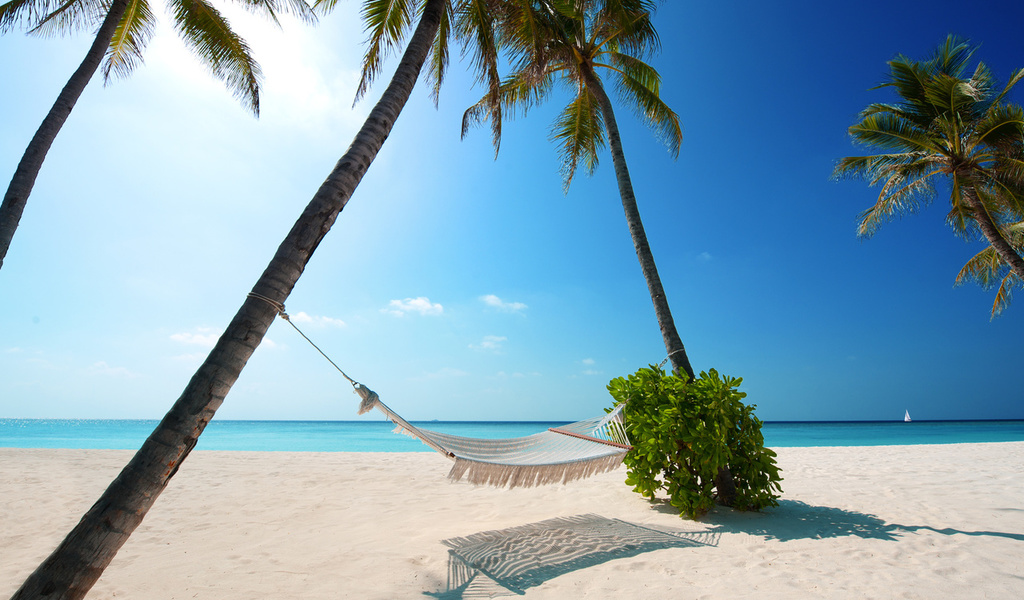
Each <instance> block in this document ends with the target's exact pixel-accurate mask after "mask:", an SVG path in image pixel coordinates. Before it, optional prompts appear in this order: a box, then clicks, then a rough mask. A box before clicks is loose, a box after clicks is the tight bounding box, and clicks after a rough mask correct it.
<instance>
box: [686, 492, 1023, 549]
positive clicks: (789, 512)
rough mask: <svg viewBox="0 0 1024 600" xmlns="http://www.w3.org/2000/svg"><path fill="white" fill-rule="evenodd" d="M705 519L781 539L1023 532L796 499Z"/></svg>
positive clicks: (1015, 536) (1017, 536) (722, 527)
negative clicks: (931, 522) (923, 521)
mask: <svg viewBox="0 0 1024 600" xmlns="http://www.w3.org/2000/svg"><path fill="white" fill-rule="evenodd" d="M704 521H705V522H707V523H709V524H714V525H717V526H718V527H719V529H718V530H717V531H719V532H721V533H739V532H742V533H747V534H750V535H757V536H763V537H764V538H765V539H766V540H777V541H780V542H789V541H793V540H807V539H812V540H813V539H826V538H837V537H847V536H856V537H859V538H865V539H876V540H886V541H895V540H897V539H899V538H900V537H901V536H902V535H904V534H907V533H913V532H918V531H932V532H935V533H938V534H942V535H969V536H993V537H1003V538H1009V539H1012V540H1018V541H1022V542H1024V534H1022V533H1010V532H1001V531H964V530H961V529H953V528H951V527H946V528H942V529H939V528H936V527H931V526H928V525H901V524H899V523H888V522H886V521H884V520H882V519H880V518H878V517H876V516H875V515H871V514H867V513H862V512H857V511H852V510H844V509H842V508H834V507H831V506H811V505H810V504H807V503H804V502H800V501H799V500H780V501H779V506H778V507H777V508H770V509H766V510H765V511H764V512H761V513H753V512H740V511H734V510H728V509H723V510H717V511H714V512H713V513H711V514H710V515H708V517H707V518H705V519H704Z"/></svg>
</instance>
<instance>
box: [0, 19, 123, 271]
mask: <svg viewBox="0 0 1024 600" xmlns="http://www.w3.org/2000/svg"><path fill="white" fill-rule="evenodd" d="M128 2H129V0H114V1H113V3H111V5H110V10H109V11H108V12H107V16H106V17H105V18H104V19H103V23H102V24H100V28H99V31H97V32H96V39H95V40H93V42H92V46H90V47H89V51H88V52H87V53H86V54H85V60H83V61H82V64H81V65H79V66H78V69H76V70H75V72H74V73H73V74H72V75H71V79H68V82H67V83H66V84H65V85H64V89H62V90H61V91H60V94H58V95H57V101H56V102H54V103H53V107H52V108H50V112H49V113H47V114H46V117H45V118H44V119H43V122H42V123H41V124H40V125H39V129H37V130H36V133H35V135H34V136H32V140H31V141H29V143H28V147H27V148H26V149H25V154H24V155H22V157H21V162H19V163H18V167H17V169H15V170H14V177H12V178H11V183H10V185H9V186H8V187H7V193H5V194H4V201H3V204H0V268H2V267H3V265H4V257H6V256H7V250H8V249H9V248H10V247H11V240H12V239H13V238H14V232H15V230H17V229H18V223H19V222H20V221H21V215H22V213H23V212H25V203H26V202H28V196H29V194H31V193H32V187H33V186H34V185H35V183H36V177H38V176H39V171H40V169H42V168H43V160H45V159H46V153H47V152H49V151H50V146H51V145H52V144H53V140H54V139H55V138H56V137H57V134H58V133H60V130H61V127H63V126H64V122H65V121H67V120H68V116H70V115H71V109H73V108H74V107H75V103H76V102H78V99H79V98H80V97H81V96H82V92H83V91H85V86H86V85H88V83H89V80H91V79H92V76H93V75H94V74H95V73H96V69H98V68H99V67H100V63H102V62H103V56H104V55H105V54H106V52H107V47H108V46H110V40H112V39H113V38H114V33H115V32H116V31H117V25H118V23H120V22H121V17H123V16H124V13H125V11H126V10H128Z"/></svg>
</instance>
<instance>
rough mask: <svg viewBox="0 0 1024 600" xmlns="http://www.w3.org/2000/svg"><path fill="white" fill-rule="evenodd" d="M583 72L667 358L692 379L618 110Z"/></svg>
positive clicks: (590, 75) (676, 370)
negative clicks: (600, 118) (637, 190)
mask: <svg viewBox="0 0 1024 600" xmlns="http://www.w3.org/2000/svg"><path fill="white" fill-rule="evenodd" d="M583 73H584V79H585V81H586V85H587V88H588V89H590V90H591V91H592V92H593V94H594V95H595V96H596V97H597V101H598V104H599V105H600V106H601V113H602V115H603V116H604V126H605V128H606V129H607V130H608V147H609V148H610V149H611V152H612V163H613V164H614V165H615V179H616V180H617V181H618V184H619V196H620V197H621V198H622V208H623V210H624V211H625V212H626V223H627V224H628V225H629V235H630V236H631V237H632V238H633V247H634V248H635V249H636V256H637V258H638V259H639V260H640V270H641V271H643V274H644V279H645V280H646V281H647V289H648V291H649V292H650V294H651V301H652V302H653V303H654V314H655V316H656V317H657V318H658V326H659V327H660V328H661V337H662V339H664V341H665V350H666V351H667V352H668V358H669V360H670V361H671V362H672V371H673V372H674V373H675V374H676V375H681V374H682V373H686V375H687V376H688V377H689V378H690V380H693V379H694V374H693V367H692V366H690V359H689V357H687V355H686V348H685V347H684V346H683V342H682V340H681V339H679V332H677V331H676V325H675V321H673V320H672V311H671V310H669V306H668V298H667V297H666V296H665V288H664V287H662V285H661V277H659V276H658V267H657V266H656V265H655V264H654V254H653V253H652V252H651V246H650V244H649V243H648V242H647V233H646V232H645V231H644V224H643V221H641V220H640V209H639V208H637V204H636V196H635V195H634V194H633V182H632V181H631V180H630V178H629V169H628V168H627V167H626V155H625V153H624V152H623V151H622V139H621V138H620V137H619V126H618V124H617V123H616V122H615V113H614V112H613V111H612V103H611V100H610V99H609V98H608V94H606V93H605V91H604V87H603V86H602V85H601V82H600V81H599V80H598V79H597V77H596V76H595V75H594V73H593V71H591V70H590V69H589V68H588V67H584V69H583Z"/></svg>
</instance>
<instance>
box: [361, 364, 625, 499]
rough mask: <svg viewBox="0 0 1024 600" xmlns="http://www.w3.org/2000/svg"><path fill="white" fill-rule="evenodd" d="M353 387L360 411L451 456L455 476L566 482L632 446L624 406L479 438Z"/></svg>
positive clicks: (519, 483) (599, 469)
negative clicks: (422, 423)
mask: <svg viewBox="0 0 1024 600" xmlns="http://www.w3.org/2000/svg"><path fill="white" fill-rule="evenodd" d="M355 392H356V394H358V395H359V396H360V397H361V398H362V402H361V404H360V407H359V414H363V413H365V412H368V411H370V410H373V409H375V408H376V409H377V410H379V411H381V412H382V413H384V415H385V417H387V419H388V420H389V421H391V422H392V423H394V424H395V430H394V431H395V433H403V434H405V435H408V436H411V437H414V438H416V439H418V440H420V441H421V442H423V443H424V444H426V445H427V446H430V447H431V448H433V449H434V450H436V451H437V452H439V453H441V454H443V455H445V456H447V457H448V458H449V459H451V460H453V461H454V462H455V464H454V465H452V469H451V472H449V473H448V479H450V480H451V481H462V480H463V479H465V480H466V481H468V482H469V483H472V484H474V485H492V486H497V487H506V486H507V487H509V488H514V487H535V486H538V485H548V484H552V483H563V484H565V483H568V482H570V481H576V480H578V479H584V478H586V477H590V476H592V475H597V474H598V473H605V472H608V471H613V470H615V469H617V468H618V467H619V466H620V465H621V464H622V460H623V459H624V458H625V456H626V453H627V452H629V450H630V448H631V447H630V446H629V445H628V444H629V438H628V436H627V435H626V431H625V428H624V427H623V423H622V414H621V411H622V406H621V405H620V406H619V407H618V408H616V409H615V410H613V411H612V412H610V413H609V414H607V415H604V416H601V417H595V418H592V419H586V420H584V421H579V422H577V423H570V424H568V425H563V426H562V427H558V428H554V427H553V428H551V429H549V430H548V431H545V432H541V433H536V434H533V435H531V436H526V437H522V438H512V439H477V438H466V437H460V436H455V435H450V434H445V433H441V432H438V431H431V430H429V429H422V428H420V427H416V426H415V425H412V424H411V423H409V422H408V421H406V420H405V419H403V418H402V417H401V415H399V414H398V413H396V412H395V411H393V410H391V409H390V408H389V407H388V406H387V405H386V404H384V403H383V402H381V400H380V397H378V396H377V394H376V393H375V392H374V391H373V390H371V389H369V388H367V387H366V386H364V385H362V384H356V385H355Z"/></svg>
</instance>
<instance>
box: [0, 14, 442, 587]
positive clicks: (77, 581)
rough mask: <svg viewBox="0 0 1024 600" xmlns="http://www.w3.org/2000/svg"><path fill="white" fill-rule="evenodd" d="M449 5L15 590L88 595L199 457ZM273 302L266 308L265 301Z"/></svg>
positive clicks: (423, 27)
mask: <svg viewBox="0 0 1024 600" xmlns="http://www.w3.org/2000/svg"><path fill="white" fill-rule="evenodd" d="M444 2H445V0H427V2H426V5H425V7H424V10H423V15H422V17H421V18H420V22H419V24H418V25H417V27H416V31H415V33H414V34H413V37H412V39H411V40H410V42H409V46H408V47H407V48H406V51H405V53H404V55H403V56H402V60H401V62H400V63H399V66H398V69H397V71H396V72H395V75H394V77H393V78H392V79H391V82H390V83H389V84H388V87H387V90H385V92H384V94H383V96H382V97H381V99H380V100H379V101H378V102H377V104H376V105H375V106H374V108H373V110H372V111H371V112H370V115H369V116H368V117H367V119H366V121H365V122H364V123H363V126H362V128H361V129H360V130H359V132H358V133H357V134H356V137H355V139H354V140H353V142H352V145H351V146H349V148H348V150H347V151H346V152H345V155H344V156H342V158H341V160H339V161H338V163H337V164H336V165H335V167H334V170H333V171H331V174H330V175H329V176H328V178H327V180H326V181H325V182H324V183H323V184H322V185H321V186H320V189H319V190H317V192H316V194H315V195H314V196H313V199H312V200H311V201H310V202H309V204H308V205H307V206H306V208H305V210H304V211H303V213H302V215H301V216H300V217H299V219H298V221H296V222H295V225H294V226H293V227H292V229H291V231H290V232H289V233H288V236H287V237H286V238H285V239H284V241H283V242H282V243H281V245H280V247H278V250H277V253H276V254H275V256H274V258H273V260H271V262H270V264H269V265H268V266H267V269H266V270H265V271H264V272H263V274H262V275H261V276H260V278H259V280H258V281H257V282H256V285H254V286H253V288H252V294H251V295H249V296H248V297H247V298H246V300H245V302H243V304H242V306H241V308H240V309H239V310H238V313H237V314H236V315H235V317H234V318H233V319H232V321H231V324H230V325H228V328H227V329H226V330H225V331H224V333H223V335H221V337H220V340H218V342H217V345H216V346H215V347H214V349H213V350H212V351H211V352H210V355H209V356H208V357H207V358H206V361H205V362H204V363H203V364H202V366H200V367H199V370H198V371H197V372H196V374H195V375H193V376H192V379H191V381H189V383H188V386H187V387H186V388H185V391H184V392H183V393H182V395H181V397H179V398H178V400H177V401H176V402H175V403H174V406H173V407H171V410H170V411H169V412H168V413H167V415H166V416H165V417H164V418H163V420H162V421H161V422H160V424H159V425H158V426H157V428H156V429H155V430H154V431H153V433H152V434H150V436H149V438H148V439H147V440H146V441H145V443H144V444H143V445H142V448H141V449H140V450H139V451H138V452H137V453H136V454H135V456H134V457H133V458H132V460H131V461H130V462H129V463H128V465H127V466H125V468H124V470H122V471H121V474H120V475H118V477H117V478H116V479H115V480H114V481H113V482H112V483H111V484H110V486H109V487H108V488H107V490H106V491H105V492H104V493H103V495H102V496H101V497H100V499H99V500H98V501H97V502H96V504H95V505H93V507H92V508H91V509H89V511H88V512H87V513H86V514H85V516H84V517H82V520H81V522H80V523H79V524H78V525H77V526H76V527H75V528H74V529H73V530H72V531H71V533H69V534H68V536H67V537H66V538H65V539H64V541H63V542H62V543H61V544H60V546H58V547H57V549H56V550H54V552H53V554H51V555H50V556H49V557H48V558H47V559H46V560H45V561H44V562H43V563H42V564H41V565H40V566H39V567H38V568H37V569H36V571H35V572H34V573H32V575H30V576H29V578H28V579H27V580H26V581H25V583H24V584H23V585H22V587H21V589H19V590H18V592H17V593H15V595H14V597H13V598H12V600H21V599H25V598H43V597H45V598H47V599H48V600H50V599H56V598H62V599H63V598H82V597H84V596H85V594H86V593H87V592H88V591H89V589H90V588H91V587H92V586H93V584H94V583H95V582H96V580H97V579H99V577H100V574H101V573H102V572H103V570H104V569H105V568H106V566H107V565H108V564H109V563H110V561H111V560H112V559H113V557H114V555H115V554H116V553H117V551H118V550H119V549H120V547H121V546H122V545H123V544H124V543H125V541H127V540H128V536H129V535H131V533H132V532H133V531H134V530H135V528H136V527H138V525H139V524H140V523H141V522H142V519H143V517H144V516H145V515H146V512H147V511H149V509H150V508H151V507H152V506H153V504H154V502H156V499H157V497H158V496H159V495H160V493H161V492H162V491H163V490H164V488H165V487H167V484H168V482H169V481H170V479H171V477H173V476H174V474H175V473H176V472H177V470H178V468H179V467H180V466H181V463H182V462H183V461H184V460H185V458H186V457H187V456H188V454H189V453H190V452H191V451H192V448H193V447H194V446H195V444H196V442H197V441H198V439H199V436H200V434H202V432H203V430H204V429H205V428H206V425H207V423H209V422H210V419H212V418H213V415H214V413H215V412H216V410H217V409H218V408H219V407H220V405H221V403H222V402H223V401H224V397H225V396H226V395H227V393H228V391H229V390H230V389H231V386H232V385H233V384H234V383H235V381H236V380H237V379H238V376H239V374H241V372H242V368H243V367H244V366H245V364H246V362H247V361H248V360H249V357H250V356H252V353H253V352H254V351H255V350H256V347H257V346H258V345H259V344H260V341H261V340H262V339H263V336H264V334H265V333H266V332H267V329H268V328H269V327H270V325H271V323H273V321H274V317H276V316H277V314H278V309H277V308H276V307H275V305H279V306H283V305H284V302H285V300H286V299H287V298H288V295H289V294H290V293H291V291H292V288H293V287H294V286H295V283H296V282H297V281H298V279H299V276H300V275H301V274H302V272H303V270H304V269H305V266H306V264H307V262H308V261H309V259H310V257H311V256H312V255H313V252H314V251H315V250H316V248H317V246H318V245H319V244H320V241H321V240H322V239H323V237H324V236H325V235H326V234H327V232H328V231H329V230H330V228H331V225H333V223H334V221H335V219H337V217H338V214H339V213H340V212H341V211H342V209H344V208H345V205H346V204H347V203H348V200H349V198H351V196H352V193H353V192H354V191H355V188H356V186H357V185H358V184H359V181H360V180H361V179H362V177H363V175H364V174H365V173H366V170H367V168H368V167H369V166H370V163H371V162H372V161H373V159H374V157H376V155H377V152H378V151H379V150H380V148H381V146H382V145H383V144H384V141H385V140H386V139H387V137H388V134H389V133H390V132H391V128H392V127H393V126H394V123H395V120H396V119H397V118H398V115H399V113H400V112H401V110H402V108H403V106H404V105H405V102H406V100H408V98H409V95H410V93H411V92H412V89H413V86H414V85H415V83H416V79H417V78H418V76H419V72H420V68H421V67H422V66H423V63H424V61H425V60H426V57H427V53H428V51H429V49H430V44H431V41H432V40H433V39H434V36H435V35H436V33H437V30H438V26H439V24H440V21H441V13H442V8H443V6H444ZM268 300H269V301H268Z"/></svg>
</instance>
